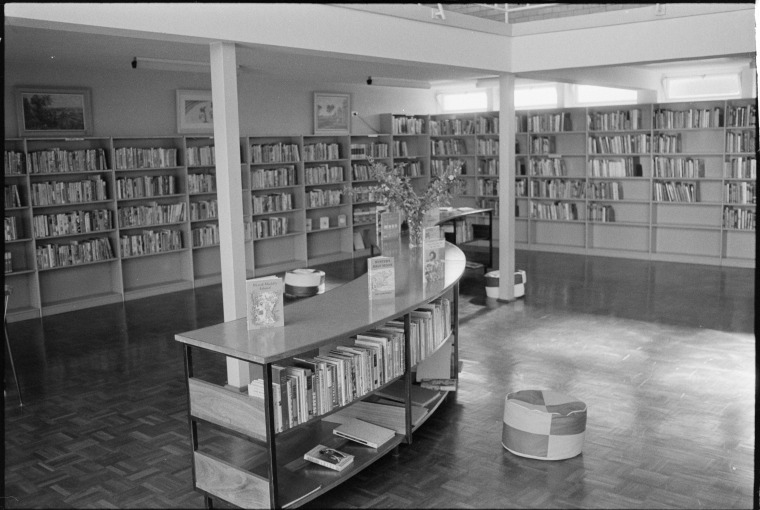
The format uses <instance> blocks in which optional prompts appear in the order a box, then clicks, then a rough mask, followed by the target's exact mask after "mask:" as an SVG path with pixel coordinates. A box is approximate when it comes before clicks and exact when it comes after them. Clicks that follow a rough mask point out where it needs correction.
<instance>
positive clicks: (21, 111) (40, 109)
mask: <svg viewBox="0 0 760 510" xmlns="http://www.w3.org/2000/svg"><path fill="white" fill-rule="evenodd" d="M15 92H16V113H17V116H18V133H19V136H28V137H35V136H87V135H90V134H92V107H91V101H90V89H80V88H76V89H73V88H45V87H17V88H16V89H15Z"/></svg>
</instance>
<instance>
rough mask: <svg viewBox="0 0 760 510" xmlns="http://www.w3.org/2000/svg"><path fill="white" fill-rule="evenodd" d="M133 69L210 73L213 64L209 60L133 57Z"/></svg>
mask: <svg viewBox="0 0 760 510" xmlns="http://www.w3.org/2000/svg"><path fill="white" fill-rule="evenodd" d="M132 69H154V70H158V71H182V72H190V73H193V72H195V73H208V72H211V65H210V64H209V63H208V62H195V61H192V60H172V59H167V58H150V57H135V58H133V59H132Z"/></svg>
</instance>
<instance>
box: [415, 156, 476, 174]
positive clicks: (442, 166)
mask: <svg viewBox="0 0 760 510" xmlns="http://www.w3.org/2000/svg"><path fill="white" fill-rule="evenodd" d="M417 164H418V165H419V162H417ZM449 167H455V168H456V167H459V168H460V169H461V170H460V175H467V162H466V161H465V160H463V159H433V160H430V173H431V174H432V175H441V174H442V173H443V172H445V171H446V169H448V168H449Z"/></svg>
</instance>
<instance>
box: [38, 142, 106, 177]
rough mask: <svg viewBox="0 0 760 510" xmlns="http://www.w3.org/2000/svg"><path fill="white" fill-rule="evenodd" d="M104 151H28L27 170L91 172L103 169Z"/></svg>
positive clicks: (104, 165)
mask: <svg viewBox="0 0 760 510" xmlns="http://www.w3.org/2000/svg"><path fill="white" fill-rule="evenodd" d="M105 169H107V165H106V152H105V151H104V150H103V149H82V150H74V151H69V150H62V149H57V148H53V149H48V150H44V151H37V152H31V153H29V159H27V170H28V172H29V173H30V174H46V173H64V172H91V171H94V170H105Z"/></svg>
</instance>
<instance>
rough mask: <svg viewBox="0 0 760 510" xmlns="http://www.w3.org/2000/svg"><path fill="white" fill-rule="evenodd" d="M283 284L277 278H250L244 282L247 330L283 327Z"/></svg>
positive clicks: (280, 279)
mask: <svg viewBox="0 0 760 510" xmlns="http://www.w3.org/2000/svg"><path fill="white" fill-rule="evenodd" d="M283 290H284V287H283V283H282V278H280V277H278V276H264V277H261V278H252V279H250V280H246V282H245V294H246V308H247V315H248V329H249V330H253V329H261V328H277V327H282V326H284V325H285V317H284V315H283V303H282V300H283Z"/></svg>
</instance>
